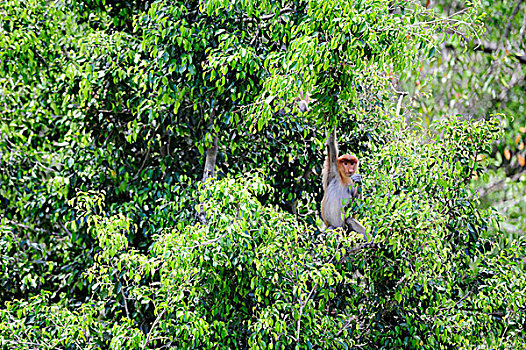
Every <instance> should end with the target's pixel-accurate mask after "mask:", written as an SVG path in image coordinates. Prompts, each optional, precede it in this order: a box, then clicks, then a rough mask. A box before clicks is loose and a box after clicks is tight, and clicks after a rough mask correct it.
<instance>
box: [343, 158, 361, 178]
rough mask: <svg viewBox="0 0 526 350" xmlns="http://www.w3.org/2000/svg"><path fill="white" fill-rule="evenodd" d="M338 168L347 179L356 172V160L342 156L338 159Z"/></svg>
mask: <svg viewBox="0 0 526 350" xmlns="http://www.w3.org/2000/svg"><path fill="white" fill-rule="evenodd" d="M338 166H339V168H340V169H341V171H342V172H343V173H344V174H345V176H347V177H349V176H351V175H354V174H355V173H356V172H357V171H358V158H356V157H355V156H350V155H344V156H341V157H340V158H338Z"/></svg>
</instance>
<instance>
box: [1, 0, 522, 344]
mask: <svg viewBox="0 0 526 350" xmlns="http://www.w3.org/2000/svg"><path fill="white" fill-rule="evenodd" d="M128 4H129V5H130V6H128V7H126V9H124V8H123V7H122V4H118V3H116V2H111V1H109V2H106V3H105V2H102V3H101V2H98V1H95V2H94V1H64V2H57V3H48V2H45V1H39V0H32V1H25V2H19V1H7V2H3V3H2V4H1V5H0V13H2V15H5V16H3V18H6V19H5V20H3V22H2V26H1V28H0V43H1V45H2V48H6V49H5V50H0V57H1V62H2V63H1V64H0V68H1V69H0V80H1V81H2V82H4V83H5V84H4V85H3V86H4V87H3V88H2V94H0V101H1V103H2V104H3V106H4V107H5V109H4V110H5V113H4V114H2V116H1V118H2V119H1V120H2V124H1V126H0V131H1V133H0V140H1V141H2V142H0V170H1V171H0V195H1V198H0V200H1V206H0V213H1V214H2V218H1V221H0V233H1V235H2V236H1V238H0V252H1V254H2V262H3V264H2V265H1V266H2V267H1V270H0V271H1V274H0V284H1V287H2V288H0V297H1V304H0V305H1V307H0V320H1V323H0V342H1V346H2V348H5V349H13V348H15V349H17V348H18V349H56V348H63V349H107V348H111V349H121V348H126V349H135V348H143V349H144V348H161V347H175V348H217V347H222V348H244V349H246V348H250V349H267V348H279V349H289V348H305V349H310V348H386V349H387V348H429V349H437V348H451V347H458V348H468V347H479V348H492V347H496V346H501V347H509V348H521V347H523V346H524V329H523V326H522V325H523V323H524V307H525V303H524V297H523V295H524V290H525V276H524V273H523V271H524V269H523V267H524V266H523V260H524V253H525V251H524V250H525V244H524V241H523V240H522V239H521V238H519V239H510V238H509V237H502V236H499V234H498V231H496V230H495V228H494V227H495V226H494V225H493V223H495V222H496V219H497V220H498V217H497V215H496V213H494V212H493V211H491V210H484V209H480V208H479V206H478V204H479V203H478V200H477V194H476V193H475V192H474V191H472V190H471V184H470V181H471V179H472V178H474V177H476V176H479V178H483V176H482V175H483V173H484V172H485V163H484V157H483V156H482V155H483V154H484V153H489V152H490V151H491V150H490V146H491V144H492V142H494V141H495V140H496V139H497V138H498V137H500V135H501V133H500V125H499V123H498V122H497V121H496V119H495V118H487V120H481V121H467V120H465V118H462V117H460V116H454V117H448V118H443V119H442V120H440V121H437V122H436V123H435V124H434V125H433V126H432V128H431V129H429V130H422V129H421V125H420V124H417V123H415V124H411V123H408V122H407V121H406V120H405V118H404V117H403V116H401V115H400V110H401V109H400V101H401V98H393V96H392V94H393V92H392V91H393V88H392V83H393V79H394V78H395V76H396V75H400V76H402V77H403V76H404V74H405V72H404V71H406V70H409V71H410V70H412V69H414V68H415V67H417V66H419V65H420V62H421V60H422V59H428V58H431V57H433V55H434V52H435V49H436V46H437V45H438V43H439V41H438V40H436V36H435V34H436V33H437V32H441V31H442V30H444V28H453V29H454V30H455V31H467V33H466V35H469V34H470V33H471V32H470V30H471V28H473V27H477V26H479V25H480V17H477V16H478V12H477V8H476V7H475V6H468V7H467V8H466V11H463V12H460V13H458V14H456V15H455V16H453V17H452V18H448V19H443V18H439V17H438V15H437V14H436V13H434V12H433V11H430V10H429V9H427V8H425V7H423V6H420V5H418V4H414V3H407V4H390V2H385V1H384V2H380V1H376V0H365V1H354V2H352V3H348V2H345V1H343V2H342V1H332V0H331V1H323V2H307V1H294V2H290V3H289V2H275V1H272V2H270V1H267V2H257V3H256V2H250V1H248V2H247V1H241V2H237V1H234V2H224V1H211V2H206V3H202V4H201V3H199V2H179V1H175V2H174V1H161V0H160V1H154V2H152V3H144V4H143V3H142V2H129V3H128ZM391 5H392V6H391ZM451 23H454V26H453V27H451V26H450V27H448V25H450V24H451ZM62 24H65V25H64V26H63V25H62ZM14 67H17V69H15V68H14ZM300 91H309V92H311V93H312V95H313V97H314V98H315V100H316V101H314V102H313V103H312V104H311V105H310V107H311V109H310V110H309V111H307V112H306V113H299V112H298V110H297V108H296V107H295V105H294V103H293V100H294V97H296V96H298V93H299V92H300ZM336 126H337V127H338V130H339V135H340V138H339V141H340V145H341V146H342V149H344V150H345V149H346V150H349V152H353V153H357V154H358V155H359V156H360V157H361V158H362V160H363V161H362V170H361V172H362V173H363V175H364V178H365V179H366V180H365V182H364V193H365V196H364V199H363V200H362V201H359V202H357V203H356V206H354V207H353V208H352V210H354V211H355V214H356V215H357V217H358V219H359V220H361V221H362V222H363V223H364V224H365V226H366V227H367V237H365V238H366V240H364V237H356V236H354V235H352V234H346V233H343V232H341V231H327V232H320V230H319V229H318V227H317V226H318V225H317V224H319V223H320V220H319V218H318V213H319V211H318V210H319V209H318V203H319V201H320V197H321V189H320V187H321V186H320V185H319V174H320V172H321V163H322V158H323V156H322V149H323V148H324V141H325V137H326V132H327V131H328V130H330V129H332V128H334V127H336ZM216 142H217V145H218V146H217V149H216V151H217V161H216V164H215V165H216V170H217V174H216V176H215V177H212V178H211V179H209V180H208V181H207V182H204V183H201V182H200V180H201V178H202V169H203V163H204V162H205V157H204V155H205V154H210V153H212V152H213V151H214V144H215V143H216ZM212 165H214V164H212ZM200 213H205V214H206V220H198V219H197V217H198V216H200V215H199V214H200Z"/></svg>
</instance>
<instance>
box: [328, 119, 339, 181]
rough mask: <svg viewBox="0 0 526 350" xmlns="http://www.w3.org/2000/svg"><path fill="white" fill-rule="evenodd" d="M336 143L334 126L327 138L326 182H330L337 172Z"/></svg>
mask: <svg viewBox="0 0 526 350" xmlns="http://www.w3.org/2000/svg"><path fill="white" fill-rule="evenodd" d="M337 161H338V143H337V142H336V128H334V129H333V130H332V132H331V133H330V134H329V137H328V138H327V160H326V167H327V171H328V174H327V175H328V178H327V182H330V181H331V180H332V179H333V178H335V177H336V174H338V168H337Z"/></svg>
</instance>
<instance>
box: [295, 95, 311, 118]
mask: <svg viewBox="0 0 526 350" xmlns="http://www.w3.org/2000/svg"><path fill="white" fill-rule="evenodd" d="M312 101H314V100H312V99H311V98H310V93H309V92H307V93H306V94H305V96H303V90H300V94H299V96H296V97H295V98H294V102H296V105H297V106H298V109H299V110H300V112H301V113H305V112H307V111H308V110H309V103H310V102H312Z"/></svg>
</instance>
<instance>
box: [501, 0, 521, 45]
mask: <svg viewBox="0 0 526 350" xmlns="http://www.w3.org/2000/svg"><path fill="white" fill-rule="evenodd" d="M523 2H524V0H519V1H518V2H517V5H516V6H515V8H514V9H513V13H512V14H511V18H510V19H509V23H508V25H507V26H506V29H505V30H504V36H503V37H504V39H508V37H509V36H510V32H511V27H512V25H513V19H514V18H515V16H516V15H517V12H519V7H520V6H521V4H522V3H523Z"/></svg>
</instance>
